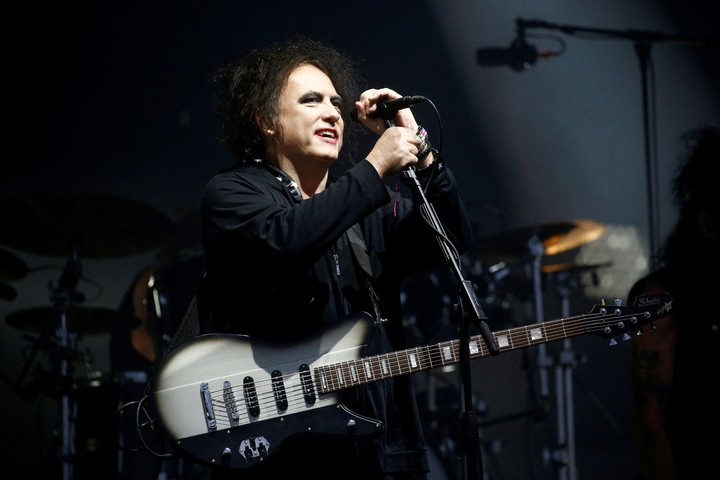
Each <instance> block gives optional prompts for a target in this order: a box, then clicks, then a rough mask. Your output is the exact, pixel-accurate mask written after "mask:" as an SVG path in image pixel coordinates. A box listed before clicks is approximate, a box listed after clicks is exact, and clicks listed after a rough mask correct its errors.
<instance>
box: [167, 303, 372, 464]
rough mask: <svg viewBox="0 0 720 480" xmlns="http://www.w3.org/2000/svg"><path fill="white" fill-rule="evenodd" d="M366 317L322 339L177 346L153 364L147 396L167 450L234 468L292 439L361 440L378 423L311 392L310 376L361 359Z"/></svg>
mask: <svg viewBox="0 0 720 480" xmlns="http://www.w3.org/2000/svg"><path fill="white" fill-rule="evenodd" d="M372 328H374V327H373V320H372V318H371V317H370V316H369V315H367V314H358V318H356V319H348V320H346V321H345V322H343V323H341V324H339V325H337V326H335V327H334V328H332V329H329V330H327V331H325V332H323V334H322V335H321V336H318V337H312V338H308V339H306V340H304V341H301V342H298V343H292V344H284V343H283V344H276V343H272V342H264V341H260V340H257V339H250V338H249V337H247V336H244V335H232V334H208V335H201V336H199V337H197V338H195V339H193V340H192V341H190V342H186V343H184V344H182V345H180V346H178V347H177V348H176V349H175V350H173V351H172V352H170V354H168V355H167V357H166V358H165V359H164V360H163V362H162V363H161V364H160V366H159V368H158V371H157V374H156V380H155V384H154V387H153V397H154V400H155V403H156V406H157V410H158V414H159V417H160V420H161V422H162V425H163V427H164V428H165V431H166V433H167V434H168V435H169V437H170V438H171V439H172V440H173V442H174V446H175V447H176V448H177V449H179V450H180V451H182V452H184V453H186V454H188V455H190V456H191V457H193V458H194V459H195V460H197V461H199V462H201V463H205V464H208V465H222V466H226V467H228V468H233V469H242V468H247V467H253V466H256V465H259V464H261V463H263V462H265V460H266V459H268V458H269V457H270V456H272V455H273V454H274V453H275V452H276V451H277V450H279V449H280V447H281V446H282V445H283V444H284V443H285V441H286V440H290V439H291V438H293V437H295V436H298V435H332V436H337V437H356V438H360V437H368V436H372V435H375V434H377V433H378V432H379V431H380V430H381V429H382V424H380V423H379V422H378V421H377V420H374V419H371V418H367V417H364V416H361V415H358V414H356V413H353V412H352V411H350V410H348V409H347V408H345V407H344V406H343V405H342V404H340V403H339V401H338V399H337V395H335V394H327V393H326V394H323V393H320V392H319V391H318V390H316V389H315V388H314V386H313V383H314V378H313V374H312V372H313V370H314V368H315V367H316V366H319V365H324V364H334V363H342V362H344V361H347V360H355V359H357V358H359V357H361V356H362V355H363V354H364V353H365V349H366V343H367V341H368V338H369V336H370V333H371V331H372Z"/></svg>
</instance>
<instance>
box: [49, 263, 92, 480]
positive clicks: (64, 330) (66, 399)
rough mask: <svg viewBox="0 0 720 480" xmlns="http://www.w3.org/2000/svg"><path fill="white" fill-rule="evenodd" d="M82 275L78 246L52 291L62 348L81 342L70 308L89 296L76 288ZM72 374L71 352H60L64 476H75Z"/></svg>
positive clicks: (69, 478) (66, 479)
mask: <svg viewBox="0 0 720 480" xmlns="http://www.w3.org/2000/svg"><path fill="white" fill-rule="evenodd" d="M81 276H82V266H81V264H80V260H79V259H78V255H77V251H76V250H74V251H73V256H72V258H71V259H70V260H69V261H68V262H67V263H66V264H65V268H64V269H63V273H62V275H61V276H60V280H59V281H58V285H57V287H55V288H54V289H53V291H52V295H51V298H52V300H53V303H54V305H55V310H56V311H57V312H58V315H59V317H60V327H58V329H57V331H56V334H57V337H58V343H59V344H60V349H61V351H62V352H73V351H75V349H76V346H77V342H76V335H75V333H74V332H71V331H70V330H69V329H68V324H67V310H68V308H69V307H70V306H72V305H73V304H74V303H80V302H82V301H84V300H85V296H84V295H83V294H82V293H80V292H78V291H77V290H76V289H75V287H77V284H78V281H79V280H80V277H81ZM71 378H72V368H71V364H70V362H69V361H68V356H67V355H66V354H65V353H63V354H61V355H60V381H61V382H62V387H63V388H62V389H61V391H62V396H61V398H60V400H61V404H60V405H61V406H60V408H61V423H62V443H61V450H60V460H61V462H62V475H63V476H62V478H63V480H72V478H73V462H74V461H75V418H76V414H77V405H76V404H75V402H74V401H73V400H72V399H71V398H70V395H69V393H68V390H69V388H70V385H71Z"/></svg>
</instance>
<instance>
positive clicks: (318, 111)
mask: <svg viewBox="0 0 720 480" xmlns="http://www.w3.org/2000/svg"><path fill="white" fill-rule="evenodd" d="M340 100H341V99H340V96H339V95H338V93H337V92H336V91H335V87H334V86H333V84H332V82H331V81H330V78H328V76H327V75H325V74H324V73H323V72H322V71H321V70H319V69H318V68H317V67H314V66H311V65H302V66H300V67H298V68H297V69H295V71H293V73H291V74H290V77H289V78H288V81H287V84H286V85H285V87H284V88H283V89H282V91H281V92H280V98H279V99H278V106H279V110H280V117H279V119H280V127H281V128H282V132H283V140H282V143H275V144H274V145H271V146H270V153H271V154H272V155H274V156H275V157H276V158H281V157H283V158H287V159H289V160H290V161H292V162H294V163H296V162H298V161H303V160H305V159H313V160H320V161H322V162H324V163H326V164H328V165H329V164H331V163H333V162H334V161H335V160H337V158H338V155H339V153H340V149H341V148H342V134H343V129H344V123H343V120H342V116H341V114H340V106H341V101H340Z"/></svg>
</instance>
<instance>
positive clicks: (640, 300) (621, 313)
mask: <svg viewBox="0 0 720 480" xmlns="http://www.w3.org/2000/svg"><path fill="white" fill-rule="evenodd" d="M672 302H673V301H672V297H671V295H670V294H669V293H667V292H665V293H655V294H651V295H640V296H638V297H637V298H636V299H635V303H633V304H632V305H630V306H623V305H617V304H614V305H604V304H602V305H595V306H594V307H593V309H592V310H590V314H589V315H590V316H592V315H593V314H595V315H599V316H596V317H592V320H593V321H592V322H589V323H588V325H587V328H586V330H587V332H588V333H593V334H595V335H598V336H600V337H602V338H605V339H612V338H613V337H615V336H616V335H620V334H626V333H627V332H629V331H631V330H633V331H638V330H639V329H640V327H641V326H643V325H646V324H648V323H651V322H652V321H654V320H657V319H658V318H662V317H664V316H666V315H669V314H670V313H672V311H673V304H672ZM628 338H629V337H628Z"/></svg>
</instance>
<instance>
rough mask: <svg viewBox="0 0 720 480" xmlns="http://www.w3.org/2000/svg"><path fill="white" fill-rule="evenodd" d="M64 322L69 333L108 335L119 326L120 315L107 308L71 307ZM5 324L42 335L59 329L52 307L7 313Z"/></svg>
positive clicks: (55, 312)
mask: <svg viewBox="0 0 720 480" xmlns="http://www.w3.org/2000/svg"><path fill="white" fill-rule="evenodd" d="M66 320H67V329H68V330H69V331H73V332H77V333H81V334H87V335H93V334H101V333H110V332H111V331H112V330H113V329H115V328H116V327H117V326H118V325H119V324H120V314H119V313H118V312H117V311H116V310H112V309H109V308H102V307H78V306H71V307H70V308H68V310H67V313H66ZM5 323H7V324H8V325H9V326H11V327H14V328H18V329H20V330H25V331H27V332H32V333H43V332H47V331H51V330H55V329H57V328H59V327H60V314H59V313H58V312H57V311H56V310H55V309H54V308H52V307H31V308H26V309H23V310H18V311H15V312H12V313H9V314H8V315H7V316H6V317H5Z"/></svg>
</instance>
